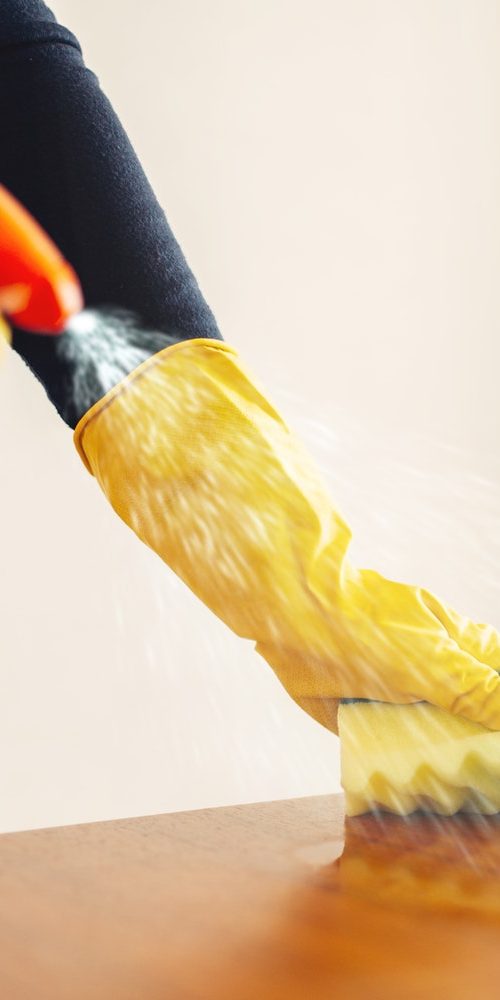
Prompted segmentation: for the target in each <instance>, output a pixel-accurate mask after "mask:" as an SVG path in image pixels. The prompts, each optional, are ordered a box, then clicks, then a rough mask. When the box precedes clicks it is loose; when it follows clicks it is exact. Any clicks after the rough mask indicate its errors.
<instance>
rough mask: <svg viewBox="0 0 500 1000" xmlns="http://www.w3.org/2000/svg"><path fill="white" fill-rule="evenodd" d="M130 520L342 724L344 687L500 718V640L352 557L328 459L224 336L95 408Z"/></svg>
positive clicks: (104, 455)
mask: <svg viewBox="0 0 500 1000" xmlns="http://www.w3.org/2000/svg"><path fill="white" fill-rule="evenodd" d="M75 443H76V446H77V448H78V449H79V451H80V454H81V457H82V459H83V461H84V462H85V464H86V466H87V468H88V469H89V471H90V472H92V473H93V474H94V475H95V476H96V478H97V480H98V481H99V483H100V485H101V487H102V489H103V490H104V493H105V494H106V496H107V497H108V499H109V501H110V502H111V504H112V505H113V507H114V509H115V510H116V512H117V513H118V514H119V515H120V517H121V518H122V519H123V520H124V521H125V522H126V523H127V524H128V525H129V526H130V527H131V528H132V529H133V530H134V531H135V532H136V534H137V535H138V536H139V538H141V539H142V541H144V542H145V543H146V544H147V545H149V546H150V547H151V548H152V549H153V550H154V551H155V552H157V553H158V554H159V555H160V556H161V558H162V559H164V561H165V562H166V563H167V564H168V565H169V566H170V567H171V568H172V569H173V570H174V572H175V573H176V574H177V575H178V576H180V577H181V578H182V579H183V580H184V581H185V583H186V584H187V585H188V586H189V587H190V588H191V590H192V591H194V593H195V594H197V596H198V597H199V598H200V599H201V600H202V601H203V602H204V603H205V604H206V605H207V606H208V607H209V608H211V609H212V611H214V613H215V614H216V615H218V617H219V618H221V619H222V621H224V622H225V623H226V624H227V625H228V626H229V627H230V628H231V629H232V630H233V631H234V632H236V633H237V634H238V635H240V636H242V637H244V638H247V639H252V640H253V641H254V642H255V646H256V649H257V651H258V652H259V653H260V654H261V655H262V656H263V657H264V658H265V659H266V660H267V661H268V663H269V664H270V665H271V666H272V668H273V669H274V670H275V672H276V674H277V675H278V677H279V679H280V680H281V682H282V683H283V685H284V686H285V688H286V689H287V691H288V692H289V693H290V694H291V696H292V697H293V698H294V699H295V701H296V702H297V703H298V704H299V705H301V706H302V707H303V708H305V709H306V711H308V712H309V713H310V714H311V715H313V716H314V717H315V718H316V719H317V720H318V721H320V722H322V723H323V724H324V725H326V726H328V728H330V729H333V730H334V731H336V728H337V704H338V699H340V698H373V699H382V700H384V701H391V702H405V703H409V702H414V701H419V700H427V701H430V702H433V703H435V704H436V705H439V706H441V707H442V708H445V709H448V710H449V711H451V712H454V713H457V714H462V715H464V716H467V717H468V718H470V719H473V720H475V721H478V722H481V723H483V724H484V725H486V726H489V727H491V728H498V729H500V678H499V676H498V674H497V672H496V671H497V670H500V639H499V636H498V634H497V633H496V632H495V631H494V630H493V629H491V628H489V627H488V626H483V625H475V624H474V623H473V622H471V621H469V620H468V619H466V618H461V617H460V616H459V615H457V614H456V613H455V612H453V611H451V610H450V609H449V608H447V607H445V606H444V605H442V604H441V603H440V602H439V601H438V600H437V599H436V598H435V597H433V596H432V595H431V594H429V593H428V592H427V591H424V590H421V589H420V588H417V587H410V586H407V585H405V584H398V583H392V582H391V581H389V580H385V579H384V578H383V577H382V576H379V575H378V574H377V573H375V572H372V571H369V570H360V571H359V570H356V569H355V568H354V567H353V566H351V564H350V563H349V562H348V560H347V550H348V546H349V542H350V538H351V535H350V531H349V528H348V527H347V525H346V523H345V522H344V520H343V519H342V517H341V516H340V515H339V514H338V513H337V512H336V510H335V509H334V507H333V505H332V502H331V500H330V497H329V496H328V493H327V491H326V488H325V486H324V484H323V482H322V480H321V477H320V475H319V474H318V472H317V470H316V468H315V467H314V466H313V465H312V463H311V462H310V460H309V458H308V455H307V453H306V451H305V449H304V448H303V446H302V445H301V443H300V441H299V440H298V439H297V438H296V437H295V436H294V435H293V434H292V433H291V432H290V431H289V429H288V428H287V426H286V425H285V423H284V422H283V420H282V419H281V417H280V415H279V414H278V413H277V412H276V410H275V409H274V407H273V406H272V405H271V403H270V402H269V401H268V399H267V398H266V396H265V395H264V392H263V390H262V389H261V388H258V387H257V385H256V384H255V383H254V381H253V380H252V378H251V376H250V375H249V373H248V372H247V371H246V369H245V368H244V367H243V365H242V364H241V362H240V361H239V358H238V355H237V353H236V351H235V350H234V349H233V348H231V347H230V346H229V345H227V344H226V343H224V342H220V341H217V340H207V339H196V340H191V341H184V342H181V343H178V344H175V345H173V346H170V347H167V348H166V349H165V350H163V351H161V352H160V353H158V354H156V355H154V356H153V357H150V358H149V359H148V360H147V361H145V362H144V363H143V364H142V365H140V366H139V367H138V368H137V369H136V370H135V371H134V372H132V374H131V375H129V376H128V377H127V378H125V379H124V380H123V381H121V382H120V383H119V384H118V385H117V386H115V387H114V388H113V389H112V390H111V391H110V392H108V393H107V395H106V396H104V398H103V399H102V400H100V401H99V402H98V403H96V404H95V405H94V406H93V407H92V408H91V409H90V410H89V411H88V413H87V414H86V415H85V416H84V417H83V418H82V419H81V420H80V422H79V423H78V425H77V427H76V430H75Z"/></svg>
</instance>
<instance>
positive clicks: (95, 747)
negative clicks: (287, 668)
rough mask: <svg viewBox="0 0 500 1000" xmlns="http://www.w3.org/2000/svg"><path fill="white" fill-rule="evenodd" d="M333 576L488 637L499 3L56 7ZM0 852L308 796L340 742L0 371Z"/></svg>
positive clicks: (328, 780) (26, 378)
mask: <svg viewBox="0 0 500 1000" xmlns="http://www.w3.org/2000/svg"><path fill="white" fill-rule="evenodd" d="M52 6H53V9H54V10H55V12H56V14H57V15H58V17H59V19H60V20H61V21H62V22H63V23H66V24H67V25H68V26H69V27H70V28H71V29H72V30H73V31H75V33H76V34H77V35H78V36H79V38H80V40H81V42H82V44H83V48H84V54H85V57H86V61H87V64H88V65H89V66H90V67H91V68H92V69H93V70H94V71H95V72H96V73H97V75H98V76H99V79H100V81H101V85H102V86H103V88H104V90H105V91H106V92H107V94H108V96H109V97H110V99H111V101H112V102H113V104H114V106H115V108H116V110H117V112H118V114H119V115H120V117H121V118H122V120H123V122H124V124H125V127H126V128H127V130H128V132H129V134H130V137H131V139H132V142H133V144H134V145H135V147H136V150H137V152H138V154H139V157H140V158H141V160H142V162H143V164H144V167H145V169H146V172H147V173H148V175H149V177H150V179H151V181H152V183H153V186H154V188H155V190H156V192H157V195H158V197H159V200H160V202H161V203H162V205H163V207H164V208H165V210H166V213H167V216H168V218H169V220H170V222H171V225H172V227H173V229H174V231H175V233H176V235H177V237H178V239H179V241H180V243H181V245H182V247H183V249H184V252H185V254H186V256H187V258H188V260H189V262H190V264H191V266H192V268H193V270H194V272H195V274H196V275H197V278H198V280H199V282H200V284H201V287H202V289H203V291H204V293H205V295H206V297H207V299H208V301H209V302H210V304H211V306H212V308H213V309H214V311H215V314H216V316H217V318H218V321H219V324H220V327H221V330H222V333H223V336H224V337H225V339H226V340H227V341H229V342H231V343H233V344H234V345H235V346H236V347H237V348H238V349H239V350H240V352H241V354H242V355H243V357H244V359H245V361H246V363H247V364H248V365H249V366H250V367H251V368H252V369H253V371H254V372H255V373H256V375H258V376H259V377H260V379H261V380H262V381H264V382H265V383H266V384H267V386H268V389H269V393H270V394H271V396H272V398H273V400H274V401H275V402H276V403H277V404H278V405H279V406H280V407H281V409H282V411H283V413H284V415H285V416H286V417H287V418H288V420H289V422H290V423H292V424H293V426H295V427H296V429H297V431H298V432H299V433H300V434H301V435H302V436H303V438H304V439H305V440H306V441H307V443H308V444H309V445H310V448H311V450H312V451H313V453H314V454H315V456H316V458H317V460H318V462H319V463H320V464H321V466H322V468H323V470H324V473H325V476H326V477H327V478H328V481H329V484H330V486H331V491H332V496H333V498H334V500H335V503H336V504H337V505H338V507H339V509H340V510H341V511H342V513H343V514H344V516H345V517H346V518H347V520H348V521H349V522H350V524H351V526H352V528H353V531H354V543H353V547H352V558H353V560H354V561H356V562H357V563H358V564H364V565H370V566H373V567H374V568H376V569H378V570H380V571H382V572H385V573H386V574H388V575H390V576H392V577H394V578H397V579H404V580H407V581H409V582H416V583H420V584H423V585H426V586H427V587H429V588H431V589H434V590H435V591H436V592H437V593H438V594H439V595H440V596H441V597H442V598H443V599H446V600H449V601H450V602H451V603H453V604H455V605H456V606H457V607H458V608H459V609H460V610H462V611H464V612H466V613H468V614H469V615H471V616H473V617H477V618H480V619H483V620H484V619H485V620H490V621H493V622H494V623H495V624H496V625H497V626H500V600H499V597H500V587H499V568H500V520H499V511H500V504H499V501H500V464H499V459H498V429H499V411H500V406H499V388H498V387H499V378H498V372H499V362H500V346H499V345H500V330H499V325H500V282H499V280H498V275H499V264H500V196H499V177H500V115H499V112H500V4H499V3H498V2H494V0H467V2H464V0H376V2H373V0H349V2H346V0H308V2H307V3H306V2H304V0H300V2H298V0H248V2H247V0H245V2H243V0H210V2H209V3H208V2H205V0H183V3H182V4H179V3H173V2H171V0H143V2H142V3H140V4H139V3H136V2H132V0H106V3H102V2H97V0H55V2H54V4H53V5H52ZM0 448H1V456H2V463H1V509H2V536H1V560H2V574H1V577H2V579H1V584H0V588H1V589H0V603H1V614H2V622H1V632H0V644H1V658H0V671H1V698H0V829H2V830H8V829H16V828H23V827H34V826H42V825H51V824H59V823H70V822H78V821H85V820H95V819H103V818H111V817H116V816H124V815H133V814H140V813H154V812H161V811H168V810H176V809H185V808H195V807H201V806H208V805H216V804H224V803H232V802H243V801H250V800H257V799H272V798H279V797H288V796H296V795H307V794H313V793H320V792H329V791H332V790H337V789H338V788H339V748H338V741H337V740H336V738H335V737H333V736H331V735H330V734H328V733H327V732H326V731H324V730H322V729H321V728H320V727H319V726H318V725H316V723H314V722H313V721H311V720H310V719H309V718H308V717H307V716H305V715H304V714H303V713H301V712H300V711H299V709H298V708H297V707H296V706H295V705H294V704H293V703H292V702H291V701H290V700H289V699H288V697H287V696H286V694H285V693H284V692H283V691H282V689H281V687H280V685H279V684H278V682H277V681H276V680H275V678H274V676H273V675H272V673H271V671H270V669H269V667H268V666H267V664H266V663H265V662H264V661H263V660H261V659H260V658H259V657H258V656H257V654H256V653H255V652H254V651H253V649H252V646H251V644H250V643H246V642H242V641H241V640H239V639H237V638H236V637H235V636H233V635H232V634H231V633H230V632H229V631H228V630H227V629H226V627H225V626H223V625H222V624H221V623H220V622H219V621H218V620H217V619H215V618H214V616H212V615H211V614H210V613H209V612H208V611H207V609H205V608H204V607H203V606H202V605H199V604H198V602H197V601H196V599H195V598H194V597H193V596H192V595H191V594H190V592H189V591H187V589H186V588H185V587H184V586H183V585H182V584H181V583H180V582H179V581H177V580H176V578H175V577H174V576H173V574H171V573H170V571H168V570H167V569H166V568H165V567H164V566H163V565H162V564H161V563H160V561H159V560H158V559H157V558H156V557H155V556H154V555H153V554H152V553H151V552H149V551H148V550H146V549H145V548H143V547H141V546H140V544H139V543H138V542H137V541H136V539H135V538H134V537H133V535H132V534H131V532H129V531H128V530H127V529H126V528H125V526H124V525H122V524H121V523H120V522H119V521H118V519H117V518H116V516H115V515H114V514H113V512H112V511H111V509H110V508H108V507H107V505H106V502H105V500H104V498H103V497H101V495H100V494H99V492H98V489H97V487H96V485H95V483H94V482H93V480H92V479H91V478H90V476H89V475H88V474H87V472H86V471H85V470H84V468H83V466H82V465H81V463H80V461H79V459H78V457H77V455H76V452H75V451H74V449H73V445H72V441H71V433H70V432H69V431H68V429H67V428H66V427H65V426H64V425H63V424H62V423H61V422H60V420H59V419H58V417H57V416H56V414H55V412H53V411H52V409H51V407H50V405H49V404H48V403H47V401H46V399H45V396H44V393H43V391H42V390H41V388H40V387H39V386H38V384H37V383H36V382H35V381H34V380H33V378H32V377H31V376H30V374H29V373H28V371H27V370H26V369H24V367H23V365H22V363H21V362H20V361H19V359H18V358H15V357H14V356H12V355H9V356H8V357H7V358H6V359H5V358H4V360H3V363H2V365H1V366H0Z"/></svg>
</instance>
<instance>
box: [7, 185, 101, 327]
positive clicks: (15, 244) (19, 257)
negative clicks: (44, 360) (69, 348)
mask: <svg viewBox="0 0 500 1000" xmlns="http://www.w3.org/2000/svg"><path fill="white" fill-rule="evenodd" d="M82 307H83V296H82V290H81V287H80V282H79V281H78V278H77V276H76V274H75V272H74V270H73V268H72V267H71V265H70V264H68V262H67V260H65V259H64V257H63V256H62V254H61V252H60V251H59V250H58V249H57V247H56V245H55V243H53V242H52V240H51V239H50V237H49V236H48V235H47V233H46V232H45V230H43V229H42V227H41V226H40V225H39V224H38V222H36V221H35V219H34V218H33V216H32V215H30V213H29V212H28V211H27V210H26V209H25V208H24V207H23V206H22V205H21V203H20V202H19V201H18V200H17V198H14V196H13V195H12V194H10V192H9V191H7V189H6V188H5V187H3V185H1V184H0V311H2V312H5V313H7V315H8V316H9V317H10V319H11V320H12V322H13V323H15V324H16V326H20V327H25V328H26V329H28V330H32V331H33V332H35V333H60V332H61V331H62V330H63V329H64V326H65V324H66V322H67V320H68V319H69V317H70V316H72V315H73V314H74V313H76V312H79V311H80V309H81V308H82Z"/></svg>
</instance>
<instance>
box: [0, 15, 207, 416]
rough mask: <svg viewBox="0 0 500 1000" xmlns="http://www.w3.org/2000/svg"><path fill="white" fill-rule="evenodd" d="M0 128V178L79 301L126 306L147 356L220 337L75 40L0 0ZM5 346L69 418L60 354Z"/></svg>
mask: <svg viewBox="0 0 500 1000" xmlns="http://www.w3.org/2000/svg"><path fill="white" fill-rule="evenodd" d="M0 121H1V128H2V141H1V143H0V181H1V182H2V183H3V184H4V185H5V186H6V187H7V188H9V189H10V190H11V191H12V193H13V194H15V195H16V196H17V197H18V198H19V200H20V201H21V202H22V203H23V204H24V205H25V206H26V207H27V208H28V209H29V210H30V211H31V213H32V214H33V215H34V217H35V218H36V219H37V220H38V221H39V222H40V223H41V225H42V226H43V227H44V228H45V229H46V231H47V232H48V233H49V235H50V236H51V237H52V238H53V240H54V242H55V243H56V245H57V246H58V247H59V248H60V250H61V251H62V253H63V254H64V256H65V257H66V258H67V259H68V260H69V261H70V263H71V264H72V265H73V267H74V268H75V270H76V272H77V274H78V276H79V278H80V281H81V283H82V287H83V292H84V297H85V301H86V303H87V305H88V306H90V307H92V306H101V305H111V306H114V307H121V308H125V309H128V310H132V312H133V313H135V314H137V315H138V317H139V318H140V321H142V323H143V325H144V327H145V328H146V329H149V330H153V331H155V332H156V337H155V339H153V341H152V346H151V352H154V351H156V350H158V344H159V343H160V346H164V345H165V344H168V343H171V341H172V339H174V340H178V339H184V338H189V337H212V338H219V337H220V334H219V331H218V329H217V325H216V323H215V320H214V317H213V315H212V313H211V311H210V309H209V307H208V306H207V304H206V302H205V300H204V298H203V296H202V294H201V292H200V289H199V287H198V285H197V283H196V281H195V279H194V277H193V274H192V272H191V270H190V269H189V267H188V265H187V263H186V260H185V258H184V256H183V254H182V251H181V249H180V247H179V245H178V243H177V241H176V240H175V238H174V236H173V234H172V231H171V229H170V227H169V225H168V222H167V220H166V218H165V215H164V213H163V211H162V209H161V208H160V206H159V204H158V202H157V200H156V198H155V195H154V193H153V191H152V189H151V187H150V185H149V183H148V181H147V179H146V177H145V174H144V172H143V170H142V168H141V165H140V163H139V161H138V159H137V157H136V155H135V153H134V151H133V149H132V146H131V144H130V142H129V140H128V138H127V135H126V133H125V132H124V130H123V128H122V126H121V124H120V122H119V120H118V118H117V116H116V114H115V113H114V111H113V109H112V107H111V105H110V103H109V101H108V100H107V98H106V97H105V95H104V94H103V92H102V91H101V89H100V87H99V82H98V79H97V77H96V76H95V75H94V74H93V73H92V72H91V71H90V70H88V69H86V68H85V65H84V62H83V59H82V55H81V50H80V46H79V44H78V41H77V39H76V38H75V36H74V35H73V34H72V33H71V32H69V31H67V29H65V28H63V27H62V26H60V25H58V24H57V22H56V20H55V18H54V15H53V14H52V13H51V11H50V10H49V9H48V8H47V7H46V5H45V4H44V3H42V2H41V0H2V3H0ZM162 332H163V333H164V334H165V335H166V336H165V337H164V339H163V342H160V337H159V335H160V334H161V333H162ZM146 343H148V342H147V340H146ZM14 346H15V348H16V349H17V350H18V351H19V353H20V354H22V356H23V357H24V358H25V360H26V361H27V362H28V364H29V365H30V367H31V368H32V369H33V370H34V371H35V373H36V374H37V375H38V377H39V378H40V379H41V381H42V382H43V384H44V386H45V388H46V390H47V391H48V393H49V395H50V396H51V398H52V399H53V401H54V402H55V405H56V406H57V408H58V409H59V411H60V412H62V413H63V415H64V416H65V419H69V420H70V421H71V420H72V419H73V422H76V419H77V417H78V416H79V415H80V414H77V415H75V414H74V412H73V411H71V400H69V401H68V399H67V395H65V394H67V393H68V391H69V392H70V391H71V387H72V386H73V385H74V383H75V381H76V379H77V377H78V372H77V370H76V368H75V360H74V358H73V356H72V353H71V351H68V352H67V353H65V346H64V343H63V342H61V343H58V344H57V345H56V344H55V343H54V342H51V343H45V342H44V341H41V340H39V339H34V338H32V337H31V336H30V334H29V333H21V332H20V331H14ZM92 402H94V400H89V405H90V403H92ZM68 404H69V409H68ZM68 412H71V416H70V417H69V418H68Z"/></svg>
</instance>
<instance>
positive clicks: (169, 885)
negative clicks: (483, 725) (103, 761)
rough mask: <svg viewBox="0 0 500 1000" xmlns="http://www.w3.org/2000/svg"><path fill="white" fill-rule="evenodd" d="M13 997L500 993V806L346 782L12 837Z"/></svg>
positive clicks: (191, 999)
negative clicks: (424, 803)
mask: <svg viewBox="0 0 500 1000" xmlns="http://www.w3.org/2000/svg"><path fill="white" fill-rule="evenodd" d="M0 948H1V961H0V998H1V1000H160V998H161V1000H195V998H196V1000H205V998H207V1000H212V998H217V1000H271V998H272V1000H285V998H286V1000H296V998H308V1000H309V998H312V1000H315V998H318V1000H323V998H325V1000H326V998H328V1000H330V998H331V1000H334V998H363V1000H365V998H370V1000H392V998H394V1000H396V998H397V1000H413V998H423V997H429V998H441V997H445V996H446V995H447V994H449V996H450V998H451V997H453V1000H457V998H458V1000H466V998H467V1000H469V998H471V1000H472V998H475V997H478V998H481V1000H489V998H491V1000H493V998H494V1000H498V997H499V996H500V821H499V820H497V819H490V820H481V821H467V820H465V819H454V820H444V821H439V822H438V821H437V820H433V819H425V818H414V819H412V820H411V821H410V822H407V821H404V820H399V819H390V818H386V819H385V820H384V821H382V820H381V819H377V818H374V817H370V818H362V819H356V820H349V821H348V822H347V824H346V828H345V829H344V820H343V810H342V798H341V797H340V796H332V797H329V796H327V797H319V798H309V799H297V800H292V801H287V802H273V803H265V804H258V805H249V806H236V807H233V808H224V809H212V810H204V811H196V812H189V813H178V814H170V815H165V816H153V817H144V818H140V819H130V820H121V821H117V822H107V823H94V824H89V825H85V826H73V827H62V828H57V829H50V830H37V831H33V832H26V833H17V834H4V835H3V836H1V837H0Z"/></svg>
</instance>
